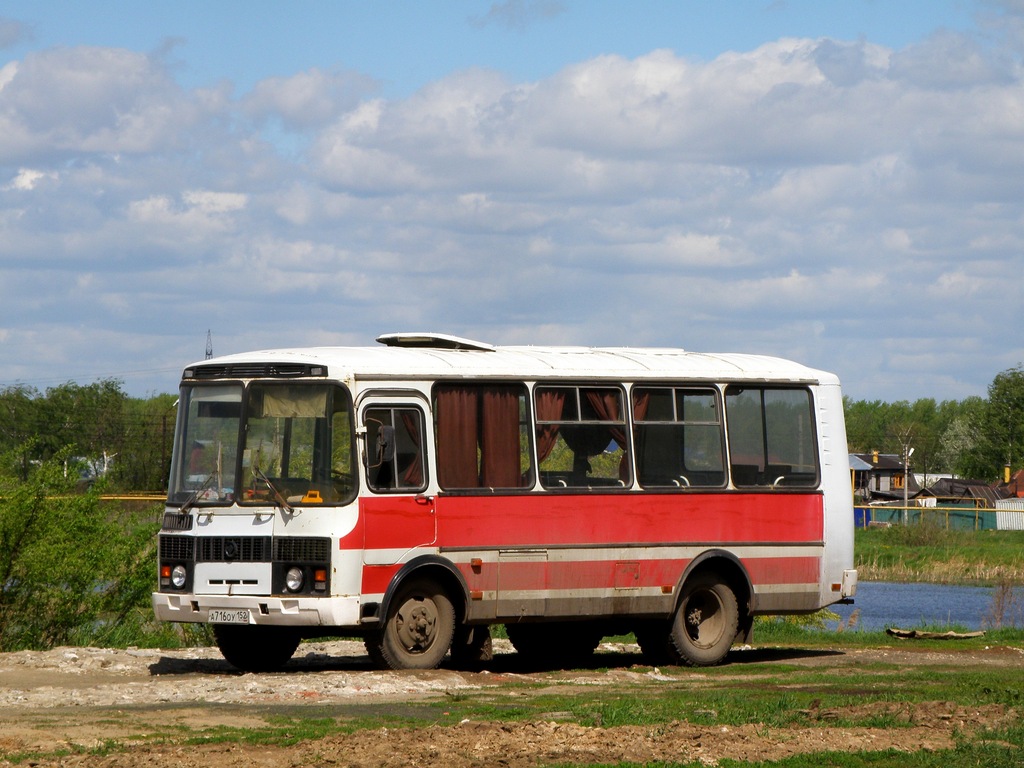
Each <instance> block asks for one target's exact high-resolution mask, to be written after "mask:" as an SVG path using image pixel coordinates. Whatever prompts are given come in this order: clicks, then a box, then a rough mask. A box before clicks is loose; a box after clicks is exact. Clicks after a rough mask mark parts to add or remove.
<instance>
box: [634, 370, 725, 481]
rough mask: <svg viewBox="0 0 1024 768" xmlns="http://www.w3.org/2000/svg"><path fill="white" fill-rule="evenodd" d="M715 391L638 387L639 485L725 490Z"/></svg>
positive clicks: (720, 429)
mask: <svg viewBox="0 0 1024 768" xmlns="http://www.w3.org/2000/svg"><path fill="white" fill-rule="evenodd" d="M719 413H720V412H719V407H718V394H717V393H716V392H715V390H713V389H701V388H683V387H675V388H673V387H636V388H634V389H633V419H634V427H633V440H634V444H635V446H636V448H635V450H636V457H637V459H636V461H637V474H638V480H639V482H640V485H642V486H645V487H649V488H657V487H666V488H693V487H721V486H723V485H725V462H724V459H723V453H724V452H723V439H722V420H721V418H720V416H719Z"/></svg>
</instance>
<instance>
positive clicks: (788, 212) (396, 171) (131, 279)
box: [0, 0, 1024, 402]
mask: <svg viewBox="0 0 1024 768" xmlns="http://www.w3.org/2000/svg"><path fill="white" fill-rule="evenodd" d="M1022 206H1024V0H1004V1H1002V2H999V1H997V0H975V1H971V0H927V1H925V0H884V1H883V0H828V1H827V2H825V1H823V0H807V1H804V0H768V1H761V2H756V1H754V0H747V1H746V2H732V3H721V2H717V0H716V1H711V0H707V1H704V0H678V1H677V2H668V1H667V0H639V1H638V2H630V3H625V2H621V0H620V1H619V2H613V1H612V0H500V1H497V2H487V1H484V2H469V1H468V0H451V1H450V2H441V1H440V0H438V1H437V2H422V0H417V1H413V0H408V1H401V2H397V1H396V2H382V3H367V2H355V1H354V0H335V1H334V2H318V1H316V0H308V1H306V2H301V1H300V2H293V3H283V2H282V3H270V2H258V1H257V2H253V1H251V0H250V1H249V2H234V1H231V0H221V1H220V2H216V3H210V2H208V1H207V0H204V1H203V2H194V1H193V0H176V2H174V3H139V2H113V1H112V0H107V1H105V2H104V1H103V0H98V1H97V2H90V3H67V2H63V1H62V2H57V1H56V0H7V2H5V3H4V4H3V5H0V390H3V389H6V388H9V387H22V386H24V387H30V388H32V389H34V390H36V391H39V392H45V390H46V389H47V388H50V387H54V386H58V385H60V384H63V383H65V382H68V381H74V382H77V383H80V384H89V383H92V382H95V381H99V380H103V379H111V378H113V379H118V380H120V381H121V382H122V383H123V388H124V390H125V391H126V392H128V393H129V394H132V395H134V396H139V397H145V396H149V395H152V394H160V393H166V392H174V391H175V390H176V389H177V385H178V379H179V376H180V374H181V371H182V369H183V368H184V367H185V366H187V365H188V364H190V363H192V362H194V361H196V360H201V359H202V358H203V357H204V354H205V350H206V344H207V340H208V338H209V339H210V340H211V341H212V345H213V351H214V353H215V354H228V353H235V352H243V351H247V350H254V349H267V348H274V347H293V346H314V345H325V344H327V345H349V344H357V345H363V344H373V343H374V341H373V340H374V339H375V337H376V336H378V335H380V334H383V333H392V332H398V331H417V332H419V331H435V332H440V333H448V334H454V335H458V336H465V337H469V338H474V339H479V340H481V341H486V342H489V343H492V344H571V345H593V346H674V347H683V348H686V349H691V350H695V351H702V352H748V353H763V354H771V355H777V356H780V357H785V358H790V359H794V360H797V361H799V362H801V363H804V364H807V365H810V366H813V367H816V368H821V369H824V370H828V371H832V372H834V373H837V374H838V375H839V376H840V378H841V380H842V382H843V389H844V393H845V394H846V395H847V396H849V397H851V398H853V399H855V400H883V401H888V402H893V401H897V400H911V401H912V400H916V399H918V398H934V399H936V400H939V401H941V400H962V399H964V398H966V397H971V396H985V394H986V390H987V387H988V385H989V383H990V382H991V381H992V379H993V378H994V376H995V375H996V374H997V373H999V372H1001V371H1003V370H1007V369H1009V368H1013V367H1016V366H1018V365H1020V364H1021V363H1022V361H1024V298H1022V294H1024V291H1022V290H1021V286H1022V283H1021V276H1022V275H1024V269H1022V267H1024V257H1022V252H1024V208H1022Z"/></svg>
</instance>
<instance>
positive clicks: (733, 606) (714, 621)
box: [669, 573, 739, 667]
mask: <svg viewBox="0 0 1024 768" xmlns="http://www.w3.org/2000/svg"><path fill="white" fill-rule="evenodd" d="M738 631H739V606H738V604H737V602H736V595H735V594H734V593H733V591H732V590H731V589H730V588H729V586H728V585H727V584H725V583H724V582H723V581H722V580H721V579H720V578H719V577H718V576H716V575H715V574H713V573H701V574H697V575H696V576H694V577H692V578H690V579H688V580H687V581H686V583H685V584H684V585H683V594H682V598H681V599H680V601H679V608H678V609H677V610H676V615H675V618H674V620H673V621H672V629H671V631H670V633H669V640H670V648H671V650H673V651H675V654H677V655H678V657H679V663H681V664H685V665H687V666H691V667H710V666H714V665H715V664H720V663H721V662H722V661H723V660H724V659H725V657H726V654H728V653H729V649H730V648H731V647H732V644H733V641H734V640H735V639H736V634H737V632H738Z"/></svg>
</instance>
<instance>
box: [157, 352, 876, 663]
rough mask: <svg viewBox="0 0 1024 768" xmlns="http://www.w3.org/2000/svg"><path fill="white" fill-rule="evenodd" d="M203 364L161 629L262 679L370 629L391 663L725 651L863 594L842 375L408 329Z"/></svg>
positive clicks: (179, 437) (193, 385)
mask: <svg viewBox="0 0 1024 768" xmlns="http://www.w3.org/2000/svg"><path fill="white" fill-rule="evenodd" d="M377 341H378V342H382V343H381V345H380V346H376V347H347V348H342V347H338V348H310V349H282V350H272V351H262V352H252V353H248V354H240V355H231V356H226V357H221V358H215V359H211V360H205V361H203V362H198V363H196V364H195V365H191V366H189V367H188V368H186V369H185V371H184V375H183V379H182V382H181V398H180V402H179V409H178V419H177V425H176V431H175V443H174V454H173V460H172V466H171V478H170V485H169V492H168V499H167V507H166V510H165V514H164V518H163V526H162V530H161V532H160V535H159V591H158V592H155V593H154V594H153V607H154V610H155V613H156V616H157V618H158V619H160V620H165V621H173V622H200V623H210V624H212V625H213V631H214V636H215V637H216V640H217V643H218V645H219V647H220V650H221V652H222V653H223V654H224V656H225V658H226V659H227V660H228V661H230V662H231V663H232V664H234V665H235V666H237V667H239V668H242V669H252V670H256V669H274V668H278V667H280V666H281V665H282V664H284V663H285V662H286V661H287V660H288V659H289V658H290V657H291V656H292V654H293V653H294V652H295V649H296V648H297V646H298V643H299V641H300V640H301V639H302V638H304V637H313V636H327V635H358V636H362V637H363V638H365V642H366V648H367V651H368V653H369V655H370V657H371V658H372V659H373V661H374V662H375V663H377V664H378V665H380V666H382V667H388V668H394V669H402V668H432V667H435V666H437V665H438V664H440V663H441V661H442V660H443V659H444V658H445V656H446V655H447V654H449V653H450V654H451V658H452V663H454V664H456V665H458V664H473V663H478V662H480V661H481V660H486V659H487V658H488V654H489V651H490V631H489V627H490V625H492V624H504V625H505V627H506V628H507V632H508V636H509V639H510V640H511V641H512V643H513V645H514V646H515V648H516V649H517V651H518V652H520V653H522V654H532V655H535V656H538V657H541V658H544V659H546V660H547V661H548V662H549V663H551V662H557V663H563V662H564V663H569V662H570V661H571V660H573V659H574V658H576V657H579V656H581V655H584V654H588V653H591V652H593V650H594V649H595V648H596V646H597V645H598V643H599V642H600V639H601V638H602V637H603V636H605V635H607V634H612V633H614V634H619V633H627V632H634V633H635V634H636V637H637V640H638V642H639V644H640V647H641V650H642V651H643V653H644V654H645V655H646V656H647V657H648V658H650V659H651V660H652V661H657V662H661V663H665V662H676V663H683V664H691V665H710V664H717V663H719V662H721V661H722V660H723V659H724V658H725V656H726V654H727V652H728V651H729V648H730V647H731V646H732V645H733V643H734V642H736V641H741V640H744V639H749V637H750V635H751V632H752V624H753V618H754V616H756V615H764V614H800V613H809V612H813V611H816V610H818V609H820V608H822V607H824V606H827V605H829V604H832V603H835V602H840V601H849V600H850V599H851V598H852V596H853V595H854V593H855V591H856V586H857V572H856V570H854V569H853V567H852V566H853V509H852V499H851V493H850V476H849V463H848V454H847V447H846V431H845V425H844V422H843V403H842V395H841V393H840V386H839V381H838V379H837V378H836V377H835V376H834V375H832V374H829V373H824V372H821V371H817V370H812V369H810V368H806V367H804V366H801V365H798V364H796V363H793V362H789V361H786V360H781V359H777V358H772V357H763V356H755V355H729V354H700V353H694V352H687V351H684V350H681V349H639V348H637V349H632V348H614V349H612V348H580V347H541V346H537V347H525V346H524V347H512V346H506V347H494V346H491V345H488V344H484V343H480V342H474V341H470V340H466V339H461V338H457V337H452V336H445V335H440V334H392V335H387V336H381V337H380V338H378V339H377Z"/></svg>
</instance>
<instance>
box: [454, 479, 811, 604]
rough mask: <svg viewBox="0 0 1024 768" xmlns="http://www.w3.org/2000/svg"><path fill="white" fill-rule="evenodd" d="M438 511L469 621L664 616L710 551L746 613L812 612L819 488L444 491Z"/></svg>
mask: <svg viewBox="0 0 1024 768" xmlns="http://www.w3.org/2000/svg"><path fill="white" fill-rule="evenodd" d="M437 509H438V542H437V544H438V547H439V549H440V551H441V552H442V553H443V554H444V555H445V556H447V557H449V558H450V559H451V560H452V561H453V562H454V563H455V564H456V566H457V567H458V568H459V569H460V571H461V572H462V574H463V577H464V578H465V580H466V583H467V585H468V586H469V590H470V593H471V595H472V596H475V599H474V600H471V603H472V604H471V606H470V615H471V617H472V618H475V619H480V620H485V619H490V618H496V617H497V618H510V617H513V618H514V617H528V616H542V615H545V616H549V617H554V616H587V615H594V616H602V615H605V616H610V615H624V614H633V615H663V614H667V613H668V612H670V611H671V610H672V609H673V607H674V601H675V588H676V587H677V586H678V583H679V580H680V577H681V576H682V574H683V573H684V571H685V570H686V568H687V566H688V565H689V564H690V562H691V561H692V560H693V559H694V558H695V557H697V556H698V555H700V554H702V553H704V552H706V551H707V550H708V549H714V548H720V549H724V550H727V551H729V552H730V553H731V554H733V555H734V556H735V557H736V558H738V559H739V560H740V562H741V563H742V564H743V567H744V568H745V569H746V571H747V573H748V575H749V576H750V579H751V582H752V583H753V586H754V599H753V601H752V603H753V605H752V608H753V609H754V610H756V611H758V612H765V611H774V610H778V611H803V610H813V609H815V608H817V607H818V594H819V587H818V579H819V575H820V572H821V552H822V542H821V538H822V497H821V495H820V494H817V493H810V494H793V493H736V492H730V493H717V494H702V495H700V496H697V495H693V496H691V495H687V494H661V495H644V496H640V495H638V494H615V495H610V494H605V495H587V496H577V495H562V494H557V495H556V494H543V495H542V494H535V495H515V496H488V497H479V496H477V497H469V496H448V497H439V498H438V499H437ZM495 606H496V607H495Z"/></svg>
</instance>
